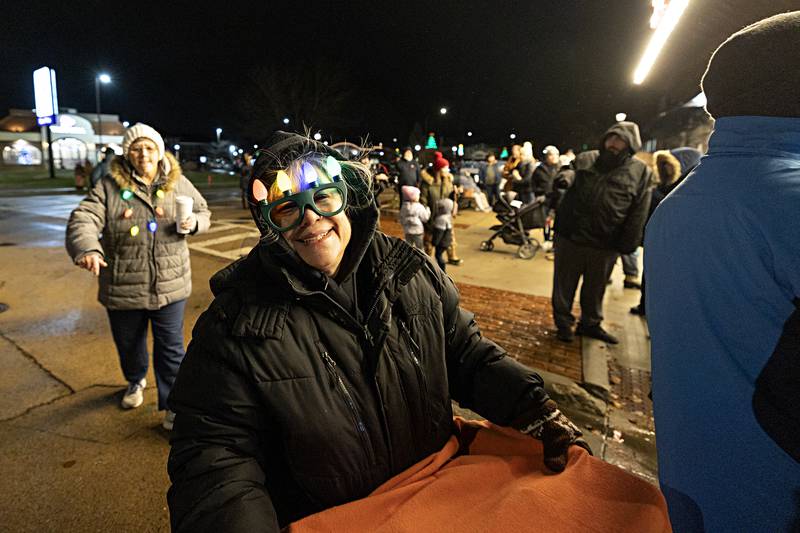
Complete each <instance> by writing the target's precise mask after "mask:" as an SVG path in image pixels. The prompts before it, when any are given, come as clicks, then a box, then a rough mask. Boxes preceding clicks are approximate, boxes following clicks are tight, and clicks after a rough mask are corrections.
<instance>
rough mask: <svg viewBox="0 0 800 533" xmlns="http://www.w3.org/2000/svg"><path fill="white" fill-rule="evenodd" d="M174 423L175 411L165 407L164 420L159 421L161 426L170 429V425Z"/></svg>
mask: <svg viewBox="0 0 800 533" xmlns="http://www.w3.org/2000/svg"><path fill="white" fill-rule="evenodd" d="M174 424H175V413H174V412H172V411H170V410H169V409H167V411H166V412H165V413H164V421H163V422H162V423H161V427H163V428H164V429H166V430H167V431H172V426H173V425H174Z"/></svg>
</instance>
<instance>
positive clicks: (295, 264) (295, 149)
mask: <svg viewBox="0 0 800 533" xmlns="http://www.w3.org/2000/svg"><path fill="white" fill-rule="evenodd" d="M309 154H321V155H324V156H332V157H334V158H336V159H337V160H340V161H342V160H344V158H343V157H342V155H341V154H340V153H339V152H337V151H336V150H334V149H333V148H330V147H329V146H326V145H324V144H323V143H320V142H316V141H314V140H312V139H309V138H308V137H304V136H302V135H298V134H294V133H286V132H283V131H277V132H275V134H273V136H272V138H271V139H270V140H269V141H268V143H267V144H266V148H263V149H261V150H259V151H258V157H257V159H256V162H255V164H254V166H253V173H252V176H251V178H250V182H249V184H248V204H249V206H250V214H251V216H252V217H253V220H254V221H255V223H256V226H257V227H258V229H259V231H260V232H261V238H260V240H259V242H258V244H257V245H256V247H255V248H254V249H253V250H252V251H251V253H250V254H249V255H248V257H247V258H246V259H245V260H243V261H242V262H237V263H234V265H231V266H230V267H228V268H225V269H223V270H221V271H220V272H218V273H217V274H216V275H215V276H214V278H212V281H211V284H212V290H215V292H216V291H219V290H223V289H224V288H225V286H226V285H228V284H229V283H235V282H236V280H237V279H238V276H237V275H236V271H237V269H238V268H239V267H241V268H245V265H243V264H240V263H249V262H252V261H258V262H259V263H261V265H262V266H263V267H264V268H266V269H267V270H268V271H269V275H270V277H271V278H272V279H271V281H273V282H276V281H278V280H287V279H288V280H289V281H290V284H292V285H294V284H296V283H297V282H300V283H301V284H302V285H304V286H305V287H306V288H310V289H318V288H320V287H325V286H326V285H327V276H326V275H325V274H324V273H322V272H320V271H318V270H316V269H314V268H312V267H310V266H308V265H307V264H306V263H305V262H304V261H303V260H302V259H300V257H299V256H298V255H297V253H296V252H295V251H294V249H292V247H291V246H289V244H288V243H287V242H286V240H285V239H284V238H283V237H282V236H281V235H280V233H278V232H277V231H275V230H273V229H272V228H271V227H270V226H269V225H268V224H267V223H266V221H265V220H264V219H263V217H262V216H261V212H260V210H259V207H258V203H257V202H256V201H255V199H254V198H253V197H252V194H250V193H249V191H252V184H253V180H255V179H260V180H261V181H262V182H263V183H264V185H265V186H266V187H267V188H269V187H270V186H271V185H272V183H273V181H274V180H275V173H276V172H277V171H278V170H282V169H285V168H287V167H288V166H289V164H290V163H291V162H292V161H294V160H296V159H298V158H300V157H303V156H306V155H309ZM342 178H343V179H344V180H345V182H346V183H347V189H348V194H347V207H346V208H345V213H346V214H347V217H348V218H349V219H350V225H351V227H352V233H351V236H350V242H349V243H348V245H347V249H346V251H345V254H344V257H343V258H342V264H341V266H340V268H339V272H338V273H337V278H339V279H343V278H344V277H346V276H348V275H349V274H350V273H351V272H353V271H354V270H355V269H356V268H357V267H358V265H359V263H360V262H361V259H362V258H363V256H364V253H365V251H366V249H367V248H368V247H369V244H370V241H371V240H372V236H373V234H374V232H375V229H376V227H377V221H378V210H377V208H376V207H375V204H374V202H372V191H371V188H370V183H366V182H365V180H364V178H363V177H362V176H360V175H359V174H358V173H357V172H354V171H353V170H351V169H350V168H349V167H347V166H346V165H343V166H342ZM236 265H239V266H238V267H237V266H236ZM245 270H246V271H247V272H249V269H248V268H245ZM247 272H242V274H243V275H244V277H247V278H249V277H250V276H249V275H248V274H247ZM262 274H263V272H262ZM292 278H293V279H292ZM265 282H266V280H265Z"/></svg>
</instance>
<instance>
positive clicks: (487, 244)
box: [481, 241, 494, 252]
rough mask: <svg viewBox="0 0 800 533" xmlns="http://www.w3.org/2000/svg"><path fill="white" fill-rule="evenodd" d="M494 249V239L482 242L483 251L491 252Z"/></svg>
mask: <svg viewBox="0 0 800 533" xmlns="http://www.w3.org/2000/svg"><path fill="white" fill-rule="evenodd" d="M492 250H494V243H493V242H492V241H483V242H482V243H481V251H482V252H491V251H492Z"/></svg>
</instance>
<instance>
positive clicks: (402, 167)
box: [395, 146, 419, 206]
mask: <svg viewBox="0 0 800 533" xmlns="http://www.w3.org/2000/svg"><path fill="white" fill-rule="evenodd" d="M395 168H396V170H397V194H398V195H399V196H400V205H401V206H402V205H403V202H404V201H405V199H404V198H403V194H402V190H403V186H404V185H408V186H409V187H419V161H417V160H416V159H414V152H413V151H412V150H411V148H410V147H408V146H407V147H405V148H403V157H401V158H400V159H398V160H397V163H396V164H395Z"/></svg>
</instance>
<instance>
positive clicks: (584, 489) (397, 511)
mask: <svg viewBox="0 0 800 533" xmlns="http://www.w3.org/2000/svg"><path fill="white" fill-rule="evenodd" d="M456 422H457V424H458V425H459V427H460V428H461V433H462V434H461V437H460V438H461V442H459V440H458V439H457V438H456V437H451V438H450V440H449V441H448V443H447V444H446V445H445V447H444V448H443V449H442V450H441V451H439V452H438V453H435V454H433V455H431V456H430V457H428V458H426V459H424V460H423V461H420V462H419V463H417V464H416V465H414V466H412V467H411V468H409V469H408V470H406V471H404V472H401V473H400V474H398V475H397V476H395V477H393V478H392V479H390V480H388V481H387V482H386V483H384V484H383V485H381V486H380V487H378V488H377V489H376V490H375V491H374V492H373V493H372V494H370V495H369V496H368V497H366V498H363V499H361V500H356V501H354V502H350V503H348V504H345V505H340V506H338V507H333V508H331V509H328V510H326V511H323V512H321V513H317V514H315V515H311V516H308V517H306V518H304V519H302V520H300V521H298V522H295V523H293V524H291V525H290V526H289V528H288V531H289V532H290V533H306V532H308V533H310V532H323V531H335V532H342V531H347V532H350V531H370V532H373V531H378V532H392V533H394V532H406V531H408V532H412V531H413V532H415V533H416V532H427V531H435V532H440V531H454V532H455V531H457V532H479V531H480V532H488V531H509V532H519V531H547V532H561V531H563V532H565V533H575V532H578V531H598V532H621V531H632V532H633V531H635V532H637V533H640V532H641V533H644V532H651V531H652V532H664V531H671V530H672V529H671V528H670V524H669V518H668V516H667V506H666V503H665V502H664V497H663V496H662V495H661V492H660V491H659V490H658V489H657V488H656V487H654V486H653V485H651V484H649V483H647V482H646V481H643V480H641V479H639V478H637V477H635V476H633V475H631V474H628V473H627V472H625V471H624V470H622V469H620V468H618V467H616V466H613V465H610V464H608V463H604V462H603V461H601V460H600V459H595V458H594V457H592V456H590V455H589V454H588V453H587V452H586V451H585V450H583V449H582V448H579V447H577V446H573V447H572V448H571V449H570V453H569V462H568V463H567V468H566V469H565V470H564V472H562V473H560V474H552V473H550V472H549V471H547V470H546V469H545V468H544V466H543V463H542V445H541V443H540V442H539V441H537V440H534V439H532V438H530V437H528V436H526V435H522V434H520V433H518V432H517V431H514V430H511V429H507V428H500V427H497V426H494V425H492V424H490V423H488V422H480V423H479V422H473V421H465V420H462V419H458V418H457V419H456ZM470 441H471V442H470ZM467 447H468V448H469V455H458V456H457V457H455V458H454V456H456V454H457V453H458V451H459V448H461V450H462V452H463V451H464V450H465V449H466V448H467Z"/></svg>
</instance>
